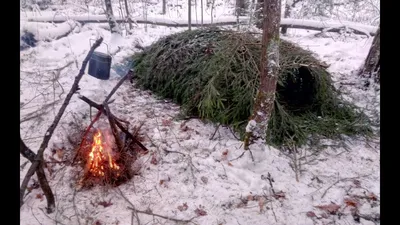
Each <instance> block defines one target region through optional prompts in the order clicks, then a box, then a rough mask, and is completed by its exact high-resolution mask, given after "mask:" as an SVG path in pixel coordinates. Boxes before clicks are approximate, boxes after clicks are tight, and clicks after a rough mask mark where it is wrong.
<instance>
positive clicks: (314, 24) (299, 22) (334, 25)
mask: <svg viewBox="0 0 400 225" xmlns="http://www.w3.org/2000/svg"><path fill="white" fill-rule="evenodd" d="M115 19H116V21H117V22H118V23H126V22H127V20H126V18H120V17H116V18H115ZM27 20H28V21H29V22H52V23H62V22H65V21H67V20H75V21H77V22H80V23H82V24H85V23H107V22H108V21H107V18H106V17H105V16H104V15H89V16H68V17H66V16H36V17H27ZM132 21H134V22H135V23H137V24H153V25H157V26H167V27H187V26H188V22H187V20H174V19H165V18H159V17H147V19H144V18H142V17H136V18H132ZM238 21H239V23H240V24H248V23H249V19H248V18H247V17H239V20H237V18H236V17H223V18H219V19H218V21H216V22H211V20H204V21H203V24H202V23H200V22H196V21H192V23H191V26H192V27H202V26H204V27H209V26H226V25H236V24H237V23H238ZM280 25H281V26H284V27H287V28H294V29H307V30H316V31H329V32H339V31H341V30H342V29H343V28H344V27H345V28H349V29H351V30H353V31H354V33H355V34H369V35H371V36H373V35H375V33H376V31H377V29H378V27H375V26H369V25H364V24H359V23H353V22H346V21H340V22H338V21H316V20H304V19H291V18H282V19H281V24H280Z"/></svg>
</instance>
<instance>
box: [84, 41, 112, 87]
mask: <svg viewBox="0 0 400 225" xmlns="http://www.w3.org/2000/svg"><path fill="white" fill-rule="evenodd" d="M89 41H90V46H92V39H90V40H89ZM103 44H105V45H107V44H106V43H103ZM107 52H109V49H108V45H107ZM110 70H111V55H110V54H105V53H102V52H96V51H95V52H93V54H92V56H91V57H90V60H89V71H88V74H89V75H90V76H92V77H95V78H97V79H100V80H108V79H109V78H110Z"/></svg>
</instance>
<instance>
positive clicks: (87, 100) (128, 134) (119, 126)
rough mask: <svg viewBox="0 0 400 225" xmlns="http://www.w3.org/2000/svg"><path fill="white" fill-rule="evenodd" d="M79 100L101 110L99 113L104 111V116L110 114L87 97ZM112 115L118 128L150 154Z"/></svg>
mask: <svg viewBox="0 0 400 225" xmlns="http://www.w3.org/2000/svg"><path fill="white" fill-rule="evenodd" d="M79 98H80V99H81V100H82V101H84V102H86V103H87V104H89V105H90V106H92V107H93V108H96V109H97V110H99V111H104V114H105V115H107V113H108V112H107V111H105V110H104V106H103V105H99V104H97V103H95V102H94V101H92V100H90V99H88V98H87V97H85V96H79ZM110 114H111V117H113V118H114V121H115V125H117V127H118V128H119V129H121V131H122V132H124V133H125V134H126V135H127V137H128V138H130V139H131V140H132V141H133V143H135V144H137V145H138V146H139V147H140V148H142V149H143V150H144V151H145V152H148V151H149V150H148V149H147V148H146V147H145V146H144V145H143V144H142V143H140V141H138V140H137V139H136V137H135V136H133V135H132V134H131V133H130V132H129V131H128V130H127V129H126V128H125V127H124V126H123V125H122V124H121V122H119V121H120V119H118V118H117V117H116V116H114V115H113V114H112V113H110Z"/></svg>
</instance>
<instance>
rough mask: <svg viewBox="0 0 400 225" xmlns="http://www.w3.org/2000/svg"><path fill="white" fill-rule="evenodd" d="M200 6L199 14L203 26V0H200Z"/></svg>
mask: <svg viewBox="0 0 400 225" xmlns="http://www.w3.org/2000/svg"><path fill="white" fill-rule="evenodd" d="M200 4H201V7H200V8H201V14H200V17H201V26H203V20H204V17H203V0H201V1H200Z"/></svg>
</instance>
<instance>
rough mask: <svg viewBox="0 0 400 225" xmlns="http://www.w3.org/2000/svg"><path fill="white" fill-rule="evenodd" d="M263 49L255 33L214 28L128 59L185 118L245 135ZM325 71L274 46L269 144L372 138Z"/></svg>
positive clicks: (296, 52) (285, 45)
mask: <svg viewBox="0 0 400 225" xmlns="http://www.w3.org/2000/svg"><path fill="white" fill-rule="evenodd" d="M261 44H262V43H261V38H260V37H257V36H254V35H253V34H250V33H239V32H235V31H232V30H222V29H219V28H204V29H198V30H192V31H184V32H181V33H177V34H172V35H170V36H167V37H164V38H161V39H160V40H159V41H157V42H155V43H154V44H152V45H151V46H148V47H146V48H145V49H144V51H143V52H140V53H136V54H135V55H134V56H133V58H134V61H135V67H134V72H135V78H134V79H135V81H136V82H135V83H136V85H138V86H140V87H142V88H145V89H150V90H152V91H154V92H155V93H156V94H158V95H160V96H162V97H164V98H170V99H172V100H173V101H175V102H176V103H179V104H181V105H182V108H183V110H184V111H185V113H186V114H189V116H198V117H200V118H202V119H207V120H211V121H212V122H215V123H220V124H222V125H231V126H232V127H233V128H236V129H237V130H238V131H240V132H241V133H242V135H244V131H245V126H246V124H247V121H248V118H249V117H250V115H251V112H252V109H253V106H254V103H255V101H254V99H255V97H256V95H257V91H258V88H259V85H260V66H259V65H260V62H261V57H260V56H261V49H262V48H261ZM326 68H327V65H326V64H325V63H323V62H321V61H319V60H317V59H316V58H315V57H314V56H313V54H312V53H311V52H309V51H307V50H304V49H302V48H300V47H299V46H297V45H295V44H293V43H290V42H288V41H285V40H280V41H279V70H278V73H279V74H278V80H277V86H276V99H275V101H274V107H273V110H272V114H271V118H270V120H269V121H268V129H266V139H267V140H266V141H267V143H268V144H271V145H273V146H276V147H278V148H280V147H282V146H285V145H290V146H291V144H292V141H294V143H295V145H296V146H302V145H304V144H308V143H309V141H310V140H315V141H314V143H317V141H318V140H319V139H321V138H329V139H337V140H338V139H340V138H342V137H343V135H349V136H353V135H369V134H371V132H372V129H371V126H370V122H369V121H370V120H369V119H368V118H367V117H366V115H365V114H363V113H361V112H360V111H359V109H358V108H357V107H356V106H354V104H351V103H349V102H347V101H345V100H344V99H343V98H341V95H340V92H339V90H337V89H336V88H335V87H334V86H333V81H332V80H331V77H330V74H329V72H328V71H327V70H326ZM242 138H243V136H242Z"/></svg>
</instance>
